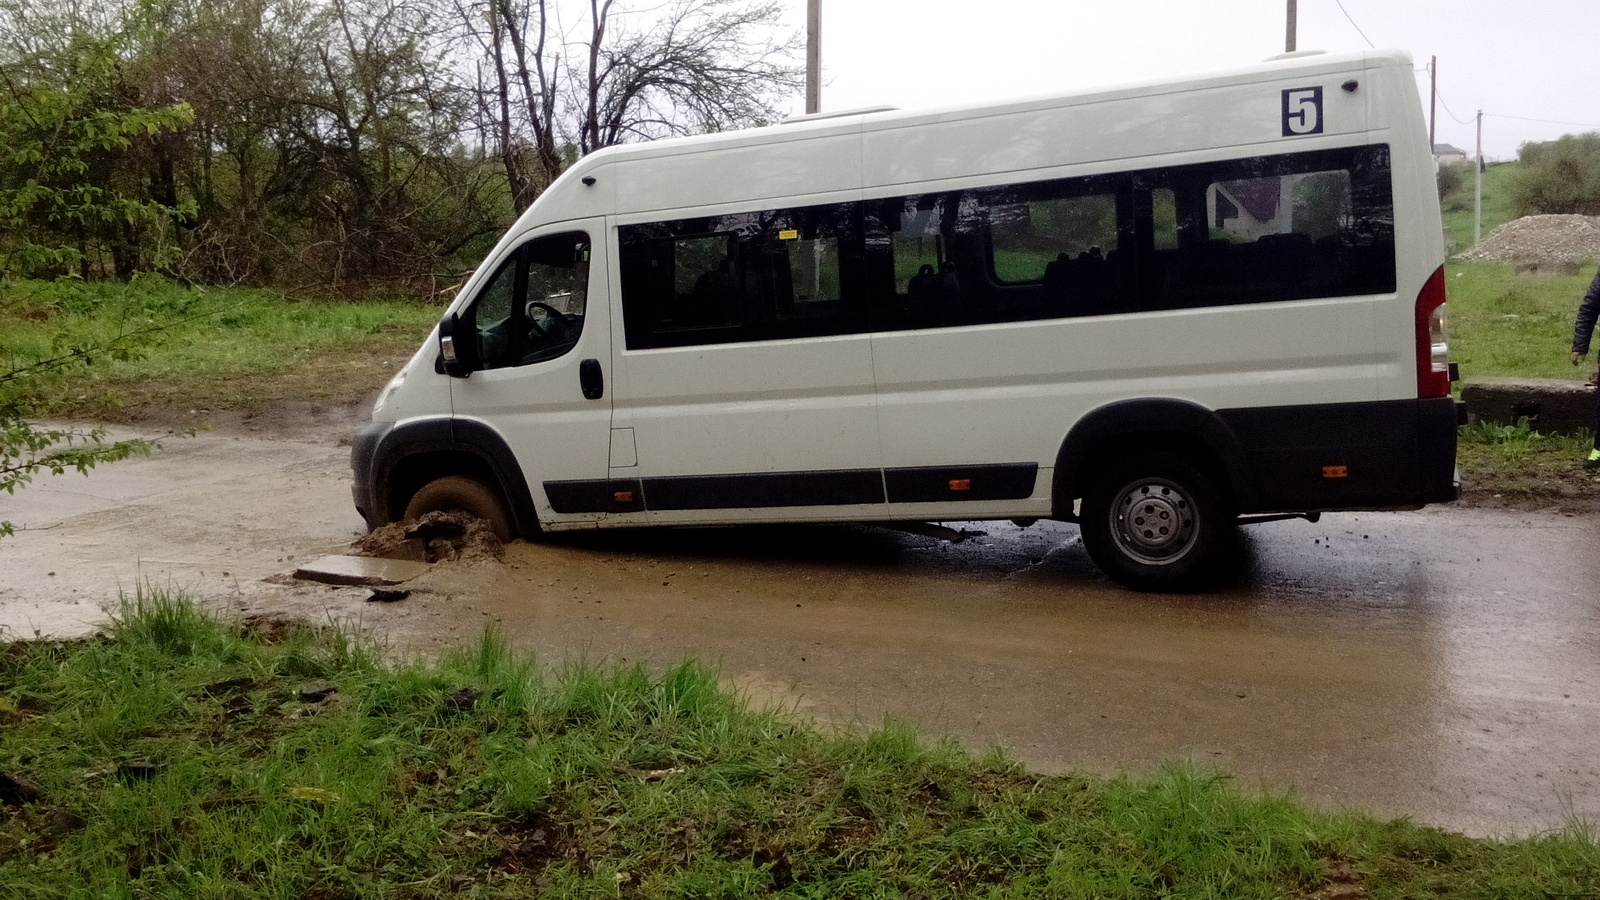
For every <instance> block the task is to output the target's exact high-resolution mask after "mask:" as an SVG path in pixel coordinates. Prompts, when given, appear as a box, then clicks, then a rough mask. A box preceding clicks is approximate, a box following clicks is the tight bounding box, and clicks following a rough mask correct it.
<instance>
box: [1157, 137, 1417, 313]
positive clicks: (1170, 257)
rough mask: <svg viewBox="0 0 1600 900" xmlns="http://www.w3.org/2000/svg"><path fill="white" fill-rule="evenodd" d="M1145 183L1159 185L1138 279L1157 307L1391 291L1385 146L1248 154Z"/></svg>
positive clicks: (1389, 199) (1391, 231) (1390, 201)
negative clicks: (1150, 236) (1151, 239)
mask: <svg viewBox="0 0 1600 900" xmlns="http://www.w3.org/2000/svg"><path fill="white" fill-rule="evenodd" d="M1145 176H1146V177H1147V178H1148V180H1149V181H1150V182H1153V183H1154V184H1156V185H1158V186H1157V187H1155V188H1154V190H1152V192H1151V207H1152V212H1153V214H1154V218H1155V221H1153V222H1152V231H1153V233H1154V236H1155V241H1154V247H1153V252H1152V254H1151V256H1150V257H1149V258H1148V259H1147V260H1146V261H1145V267H1144V269H1143V270H1142V272H1141V275H1142V281H1143V282H1144V284H1145V285H1146V291H1147V296H1148V297H1149V302H1150V305H1151V306H1153V307H1155V308H1160V309H1174V308H1185V307H1200V306H1223V305H1231V304H1237V303H1270V302H1275V301H1282V300H1303V299H1310V298H1315V297H1348V296H1357V295H1360V294H1369V293H1386V292H1389V291H1392V290H1394V285H1395V271H1394V203H1393V199H1392V189H1391V187H1390V180H1389V165H1388V148H1387V147H1383V146H1375V147H1364V148H1354V149H1350V150H1336V151H1322V152H1314V153H1303V154H1294V155H1288V156H1275V157H1254V158H1250V159H1242V160H1232V161H1229V162H1225V163H1215V164H1202V165H1196V166H1183V167H1176V168H1173V169H1166V170H1156V171H1152V172H1147V173H1145ZM1168 208H1170V212H1168ZM1174 238H1175V240H1174Z"/></svg>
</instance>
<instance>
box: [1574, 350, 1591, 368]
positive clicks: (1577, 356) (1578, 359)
mask: <svg viewBox="0 0 1600 900" xmlns="http://www.w3.org/2000/svg"><path fill="white" fill-rule="evenodd" d="M1588 358H1589V354H1587V353H1579V352H1578V351H1576V350H1574V351H1572V364H1573V365H1575V366H1581V365H1583V361H1584V360H1585V359H1588Z"/></svg>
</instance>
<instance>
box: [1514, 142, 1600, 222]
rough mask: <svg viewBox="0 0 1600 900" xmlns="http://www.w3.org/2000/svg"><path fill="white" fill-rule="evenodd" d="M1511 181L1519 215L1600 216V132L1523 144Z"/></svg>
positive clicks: (1515, 205) (1515, 207) (1515, 206)
mask: <svg viewBox="0 0 1600 900" xmlns="http://www.w3.org/2000/svg"><path fill="white" fill-rule="evenodd" d="M1518 157H1519V159H1520V160H1521V162H1522V165H1521V166H1520V167H1519V170H1518V171H1517V173H1516V177H1515V178H1514V179H1513V180H1512V185H1511V196H1512V206H1513V208H1514V209H1515V211H1516V214H1517V215H1518V216H1530V215H1549V214H1572V213H1576V214H1580V215H1586V216H1594V215H1600V133H1590V134H1580V135H1570V134H1569V135H1566V136H1564V137H1562V138H1561V139H1560V140H1556V141H1548V142H1545V143H1527V144H1523V145H1522V147H1521V148H1519V150H1518Z"/></svg>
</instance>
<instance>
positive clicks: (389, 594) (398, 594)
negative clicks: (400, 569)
mask: <svg viewBox="0 0 1600 900" xmlns="http://www.w3.org/2000/svg"><path fill="white" fill-rule="evenodd" d="M409 596H411V592H410V591H384V590H375V591H373V592H372V593H371V594H369V595H368V596H367V602H368V603H395V602H397V601H400V600H404V599H406V598H407V597H409Z"/></svg>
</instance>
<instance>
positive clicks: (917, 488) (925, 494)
mask: <svg viewBox="0 0 1600 900" xmlns="http://www.w3.org/2000/svg"><path fill="white" fill-rule="evenodd" d="M1038 476H1039V466H1038V464H1037V463H1001V464H989V465H973V466H929V467H910V468H899V469H888V470H886V471H879V470H877V469H832V470H824V471H815V472H761V473H753V474H746V475H677V476H669V477H664V478H646V479H644V480H643V481H642V482H641V481H626V480H624V481H612V480H607V479H592V480H583V481H546V482H545V483H544V489H545V494H546V495H547V496H548V497H549V498H550V506H551V508H552V509H554V510H555V511H556V512H558V513H595V512H638V511H640V510H642V509H645V508H649V509H659V510H669V509H670V510H683V509H773V508H781V507H793V506H858V505H875V504H881V503H884V502H886V501H887V502H890V503H932V502H943V501H948V500H957V501H980V500H1021V499H1024V498H1027V497H1031V496H1033V486H1034V482H1035V481H1037V480H1038ZM886 485H887V488H886Z"/></svg>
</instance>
